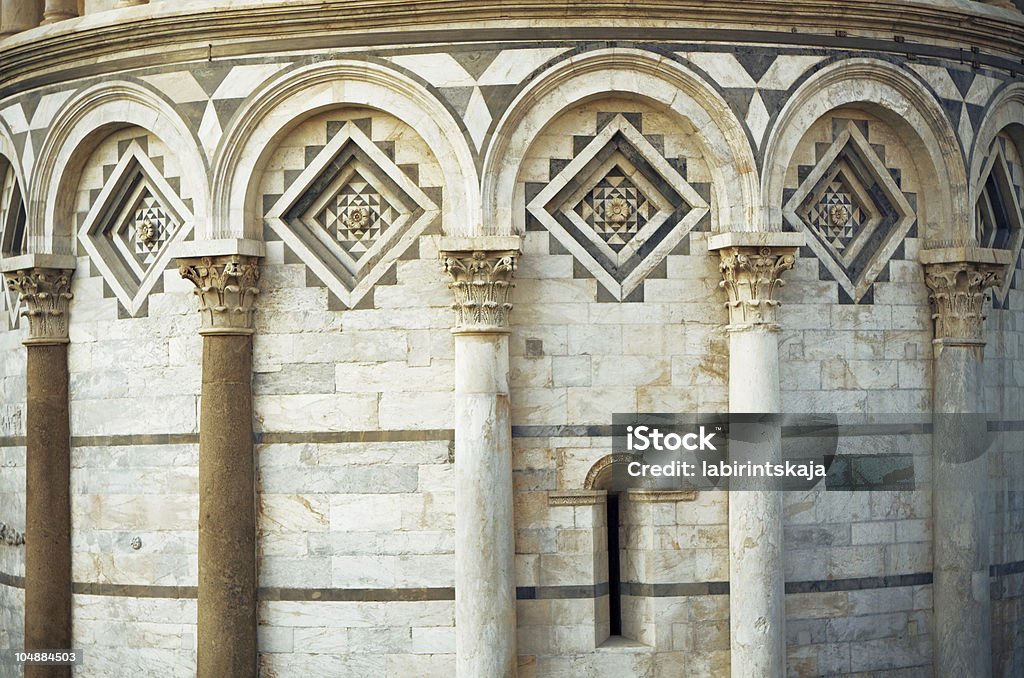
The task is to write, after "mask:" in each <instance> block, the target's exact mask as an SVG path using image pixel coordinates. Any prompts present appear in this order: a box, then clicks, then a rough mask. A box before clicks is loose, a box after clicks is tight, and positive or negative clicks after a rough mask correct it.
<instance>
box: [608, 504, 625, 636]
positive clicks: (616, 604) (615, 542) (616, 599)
mask: <svg viewBox="0 0 1024 678" xmlns="http://www.w3.org/2000/svg"><path fill="white" fill-rule="evenodd" d="M606 513H607V530H608V613H609V619H610V622H611V628H610V633H611V635H613V636H621V635H622V573H621V569H620V558H619V495H617V494H612V493H610V492H609V493H608V504H607V511H606Z"/></svg>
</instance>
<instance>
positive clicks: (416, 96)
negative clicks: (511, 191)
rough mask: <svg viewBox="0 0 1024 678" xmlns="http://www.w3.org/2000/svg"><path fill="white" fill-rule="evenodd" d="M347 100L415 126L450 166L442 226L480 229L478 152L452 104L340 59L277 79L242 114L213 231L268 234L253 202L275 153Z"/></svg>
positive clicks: (456, 230)
mask: <svg viewBox="0 0 1024 678" xmlns="http://www.w3.org/2000/svg"><path fill="white" fill-rule="evenodd" d="M296 101H299V102H301V106H300V107H296V106H295V102H296ZM343 106H365V107H368V108H374V109H377V110H380V111H383V112H385V113H388V114H390V115H394V116H395V117H396V118H398V119H399V120H401V121H402V122H404V123H406V124H407V125H409V126H410V127H412V128H413V129H415V130H416V131H417V132H418V133H419V135H420V136H421V137H422V138H423V140H424V141H425V142H426V144H427V145H428V146H429V147H430V149H431V150H432V151H433V153H434V155H435V156H436V157H437V159H438V161H439V162H440V164H441V167H442V169H443V171H444V175H445V183H446V191H445V199H444V204H443V206H442V210H443V228H444V229H445V231H446V232H448V233H450V234H453V235H473V234H475V232H476V231H478V230H479V219H480V199H479V188H478V184H477V180H476V176H475V173H474V169H473V168H474V164H473V154H472V152H471V151H470V149H469V146H468V144H467V142H466V138H465V135H464V134H463V132H462V130H461V129H460V128H459V125H458V123H457V122H456V121H455V119H454V118H452V116H451V114H450V113H449V112H448V110H447V109H445V108H444V106H443V105H442V104H441V102H440V101H438V100H437V98H435V97H434V96H433V95H431V94H430V92H428V91H427V90H426V88H424V87H423V86H421V85H420V84H419V83H417V82H416V81H414V80H412V79H411V78H409V77H407V76H405V75H403V74H402V73H400V72H398V71H396V70H394V69H392V68H389V67H386V66H383V65H381V64H377V63H373V62H368V61H333V62H327V63H321V64H315V65H311V66H304V67H301V68H298V69H295V70H291V71H289V72H287V73H285V74H283V75H281V76H279V77H276V78H274V79H273V80H272V81H271V82H269V83H268V84H266V85H264V86H263V88H262V89H260V90H259V91H258V92H256V93H255V94H254V95H253V96H252V97H251V98H250V100H249V102H248V103H247V105H246V106H245V108H243V109H242V110H240V111H239V112H238V113H236V114H235V116H234V118H233V120H232V122H231V125H230V127H229V128H228V129H227V130H226V131H225V134H224V137H223V139H224V140H223V141H222V143H221V145H220V147H219V148H218V151H217V154H216V156H215V158H214V163H213V204H214V206H215V211H214V212H213V213H212V214H211V223H210V224H209V229H210V230H209V233H208V234H207V237H209V238H252V239H261V238H262V230H261V229H260V230H255V229H257V228H258V220H257V219H256V218H255V215H254V214H252V208H253V205H254V204H255V196H256V191H257V190H258V179H259V175H260V173H261V170H262V168H263V166H264V165H265V163H266V161H267V159H268V157H269V156H270V154H271V153H272V152H273V150H274V149H275V148H276V146H277V145H278V143H279V142H280V141H281V139H283V138H284V136H285V135H286V134H287V133H288V132H290V131H291V130H292V129H294V128H295V127H296V126H297V125H298V124H299V123H301V122H302V121H303V120H306V119H308V118H310V117H312V116H314V115H317V114H319V113H323V112H324V111H327V110H330V109H332V108H340V107H343Z"/></svg>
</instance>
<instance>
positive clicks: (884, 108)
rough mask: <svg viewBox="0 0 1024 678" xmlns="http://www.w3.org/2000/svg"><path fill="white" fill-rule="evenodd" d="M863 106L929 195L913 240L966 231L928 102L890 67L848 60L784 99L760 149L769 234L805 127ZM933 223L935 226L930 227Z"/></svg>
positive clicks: (942, 127) (949, 142) (938, 116)
mask: <svg viewBox="0 0 1024 678" xmlns="http://www.w3.org/2000/svg"><path fill="white" fill-rule="evenodd" d="M842 107H863V108H864V109H865V110H866V111H868V112H870V113H873V114H875V115H877V116H878V117H879V118H881V119H883V120H884V121H885V122H887V123H889V124H890V125H892V126H893V127H894V128H895V129H897V130H899V131H900V132H902V133H903V142H904V143H905V144H907V145H908V146H909V147H910V150H911V151H912V152H914V153H913V154H914V156H915V157H917V158H924V159H925V162H920V161H918V162H917V163H916V164H917V168H918V170H919V171H920V172H922V173H923V176H922V183H929V184H932V185H934V186H936V187H938V188H939V189H940V190H937V191H935V195H934V199H933V202H931V203H930V204H929V209H930V210H932V209H934V210H935V211H934V212H929V214H928V217H929V220H928V223H920V222H919V223H920V227H921V230H922V233H921V237H930V238H932V239H935V238H940V237H941V238H956V237H962V236H964V235H965V234H964V233H963V231H964V230H965V229H966V228H968V225H969V224H970V215H971V212H972V210H971V209H970V203H969V202H968V191H967V173H966V169H965V166H964V159H963V154H962V152H961V150H960V145H959V143H958V141H957V136H956V133H955V131H954V130H953V128H952V126H951V125H950V123H949V120H948V119H947V118H946V115H945V113H943V111H942V108H941V106H940V105H939V103H938V101H937V100H936V99H935V97H934V96H932V94H931V93H930V92H929V91H928V90H927V88H925V87H924V86H923V85H922V84H921V83H919V82H918V81H917V80H915V79H914V77H913V76H912V75H911V74H910V73H908V72H906V71H904V70H902V69H900V68H899V67H897V66H894V65H893V64H891V63H888V62H885V61H881V60H878V59H871V58H860V57H858V58H850V59H844V60H841V61H837V62H835V63H832V64H830V65H828V66H826V67H825V68H823V69H821V70H820V71H818V72H817V73H815V74H814V75H812V76H811V77H810V78H809V79H808V80H806V81H805V82H804V83H803V84H802V85H801V86H800V87H799V88H798V89H797V90H796V92H794V93H793V95H792V96H791V97H790V99H789V101H788V102H787V103H786V105H785V106H784V107H783V109H782V111H781V112H780V113H779V116H778V118H777V119H776V121H775V123H774V124H773V125H772V128H771V131H770V133H769V135H768V140H767V142H766V143H765V155H764V171H763V173H762V177H761V200H762V204H761V209H762V210H763V216H762V218H763V220H764V223H765V224H767V226H768V228H769V230H782V224H783V209H782V205H783V188H784V186H785V178H786V172H787V170H788V169H789V166H790V164H791V162H792V158H793V155H794V153H795V152H796V149H797V145H798V144H799V143H800V141H801V139H802V138H803V137H804V135H805V134H806V132H807V130H808V129H809V128H810V126H811V125H812V124H813V123H814V122H815V121H817V120H818V119H819V118H821V117H822V116H824V115H826V114H827V113H828V112H829V111H832V110H835V109H837V108H842ZM936 222H938V223H936Z"/></svg>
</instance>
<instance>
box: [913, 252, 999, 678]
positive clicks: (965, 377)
mask: <svg viewBox="0 0 1024 678" xmlns="http://www.w3.org/2000/svg"><path fill="white" fill-rule="evenodd" d="M983 253H984V251H980V252H978V253H974V254H975V256H977V255H979V254H983ZM925 254H929V253H927V252H926V253H925ZM980 258H981V259H983V260H987V263H983V261H970V260H961V261H952V260H946V261H942V260H939V261H935V262H931V263H928V264H927V265H926V266H925V282H926V283H927V285H928V288H929V291H930V300H931V303H932V310H933V312H934V314H933V316H932V317H933V319H934V320H935V341H934V342H933V343H934V346H935V360H934V363H933V383H932V409H933V424H934V428H933V433H932V524H933V528H932V532H933V534H934V540H933V541H934V543H933V566H932V570H933V583H932V603H933V606H934V607H933V609H934V616H935V632H934V638H933V642H934V645H933V647H934V657H933V659H934V665H935V675H936V676H938V677H939V678H954V677H958V676H968V675H969V676H977V677H978V678H985V677H986V676H991V675H992V603H991V600H990V598H989V595H990V594H989V559H990V557H991V553H990V540H991V534H992V506H991V502H992V494H991V491H990V489H989V469H988V463H989V462H988V450H987V447H988V443H987V438H988V430H987V429H988V421H987V419H988V417H987V416H986V414H985V407H984V393H985V392H984V377H983V371H982V370H983V363H982V360H983V357H984V347H985V341H984V331H983V322H984V319H985V318H984V314H983V309H984V302H985V294H986V290H987V289H988V288H989V287H994V286H998V285H1000V284H1001V283H1002V276H1003V271H1004V268H1005V267H1004V266H1003V265H1001V264H997V263H995V262H996V258H995V257H993V256H991V255H989V256H983V257H980Z"/></svg>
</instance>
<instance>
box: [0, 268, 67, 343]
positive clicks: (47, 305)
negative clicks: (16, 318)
mask: <svg viewBox="0 0 1024 678" xmlns="http://www.w3.org/2000/svg"><path fill="white" fill-rule="evenodd" d="M73 274H74V269H70V268H45V267H42V266H33V267H31V268H20V269H15V270H8V271H5V272H4V277H5V278H6V280H7V287H8V288H9V289H11V290H13V291H15V292H17V293H18V296H19V298H20V299H21V303H22V304H24V305H25V310H23V311H22V312H21V315H23V316H25V317H26V318H28V338H27V339H25V341H24V342H23V343H24V344H25V345H26V346H45V345H52V344H66V343H68V316H69V311H68V305H69V302H70V301H71V297H72V294H71V276H72V275H73Z"/></svg>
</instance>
